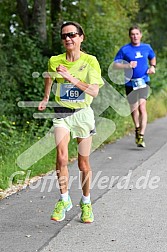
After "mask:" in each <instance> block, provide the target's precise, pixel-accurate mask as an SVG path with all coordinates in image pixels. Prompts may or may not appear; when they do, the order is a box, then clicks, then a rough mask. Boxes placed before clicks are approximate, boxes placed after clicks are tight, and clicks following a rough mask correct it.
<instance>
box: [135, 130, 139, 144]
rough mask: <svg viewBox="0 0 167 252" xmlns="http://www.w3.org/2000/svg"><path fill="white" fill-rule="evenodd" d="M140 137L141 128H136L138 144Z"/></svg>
mask: <svg viewBox="0 0 167 252" xmlns="http://www.w3.org/2000/svg"><path fill="white" fill-rule="evenodd" d="M139 138H140V128H136V130H135V142H136V144H138V141H139Z"/></svg>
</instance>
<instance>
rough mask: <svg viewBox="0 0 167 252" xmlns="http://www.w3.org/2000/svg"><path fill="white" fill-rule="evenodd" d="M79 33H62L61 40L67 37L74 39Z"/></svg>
mask: <svg viewBox="0 0 167 252" xmlns="http://www.w3.org/2000/svg"><path fill="white" fill-rule="evenodd" d="M78 34H79V33H78V32H69V33H63V34H61V39H66V38H67V37H69V38H70V39H71V38H75V37H76V36H77V35H78Z"/></svg>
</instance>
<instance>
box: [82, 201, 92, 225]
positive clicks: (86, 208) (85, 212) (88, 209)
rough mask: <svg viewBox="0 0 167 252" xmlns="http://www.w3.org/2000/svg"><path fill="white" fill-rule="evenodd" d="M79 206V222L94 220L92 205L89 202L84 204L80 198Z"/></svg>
mask: <svg viewBox="0 0 167 252" xmlns="http://www.w3.org/2000/svg"><path fill="white" fill-rule="evenodd" d="M80 208H81V211H82V213H81V222H83V223H91V222H93V221H94V215H93V212H92V205H91V203H88V204H84V203H83V202H82V200H81V201H80Z"/></svg>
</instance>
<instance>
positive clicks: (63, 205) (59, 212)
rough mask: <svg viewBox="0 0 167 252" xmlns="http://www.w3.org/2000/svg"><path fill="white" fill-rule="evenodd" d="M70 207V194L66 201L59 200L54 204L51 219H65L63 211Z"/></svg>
mask: <svg viewBox="0 0 167 252" xmlns="http://www.w3.org/2000/svg"><path fill="white" fill-rule="evenodd" d="M71 208H72V202H71V198H70V196H68V201H67V202H66V201H64V200H59V201H58V202H57V204H56V205H55V208H54V210H53V213H52V215H51V220H54V221H62V220H64V219H65V213H66V212H68V211H69V210H70V209H71Z"/></svg>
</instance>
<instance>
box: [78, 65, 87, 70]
mask: <svg viewBox="0 0 167 252" xmlns="http://www.w3.org/2000/svg"><path fill="white" fill-rule="evenodd" d="M86 66H87V64H86V65H82V66H80V68H79V69H78V71H82V70H84V69H85V67H86Z"/></svg>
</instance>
